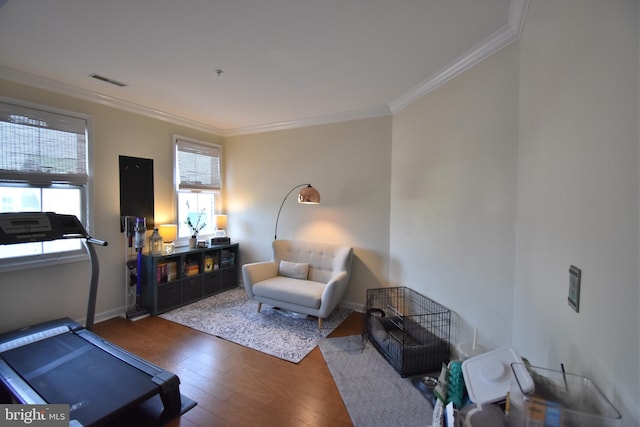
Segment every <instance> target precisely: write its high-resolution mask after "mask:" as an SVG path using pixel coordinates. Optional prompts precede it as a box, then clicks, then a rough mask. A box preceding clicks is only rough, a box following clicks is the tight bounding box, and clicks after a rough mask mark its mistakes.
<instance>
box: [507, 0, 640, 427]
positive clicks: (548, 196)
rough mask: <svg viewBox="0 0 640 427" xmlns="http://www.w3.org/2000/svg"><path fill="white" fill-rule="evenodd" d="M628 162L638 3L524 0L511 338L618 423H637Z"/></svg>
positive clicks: (633, 142) (633, 177)
mask: <svg viewBox="0 0 640 427" xmlns="http://www.w3.org/2000/svg"><path fill="white" fill-rule="evenodd" d="M638 164H639V163H638V3H637V2H636V1H628V0H616V1H607V2H602V1H599V0H591V1H585V0H563V1H552V0H548V1H540V0H536V1H531V2H529V11H528V14H527V19H526V22H525V27H524V32H523V35H522V38H521V40H520V131H519V152H518V220H517V239H516V242H517V243H516V270H515V290H514V305H513V313H514V314H513V319H514V326H513V343H514V345H515V346H516V347H517V348H518V349H519V350H520V351H521V353H523V354H524V355H526V356H527V357H528V358H529V359H530V360H531V362H532V363H533V364H536V365H539V366H544V367H550V368H555V369H558V368H559V367H560V363H564V365H565V367H566V369H567V370H568V371H570V372H576V373H579V374H582V375H587V376H589V377H591V378H593V379H594V380H595V382H596V384H598V385H599V386H600V387H601V388H602V389H603V391H604V393H605V394H606V395H607V396H608V397H609V398H610V399H611V400H613V401H614V404H615V406H616V407H618V408H619V409H620V410H622V411H623V412H624V414H623V415H624V418H625V425H637V424H638V422H640V413H639V412H638V411H639V409H638V402H639V401H640V394H639V387H640V353H639V351H638V346H639V343H638V333H637V328H638V322H639V317H638V312H639V305H638V297H639V296H638V291H639V288H640V285H639V283H640V282H639V277H638V232H639V230H638V224H639V222H638V201H639V199H638ZM571 264H573V265H576V266H577V267H579V268H581V269H582V287H581V298H580V312H579V313H576V312H574V311H573V310H572V309H571V308H570V307H569V306H568V305H567V294H568V288H569V273H568V270H569V266H570V265H571Z"/></svg>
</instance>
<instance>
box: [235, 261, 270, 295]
mask: <svg viewBox="0 0 640 427" xmlns="http://www.w3.org/2000/svg"><path fill="white" fill-rule="evenodd" d="M277 275H278V265H277V264H276V263H275V262H272V261H266V262H254V263H251V264H245V265H243V266H242V281H243V282H244V287H245V289H246V290H247V295H248V296H249V298H253V284H254V283H258V282H261V281H263V280H266V279H270V278H272V277H276V276H277Z"/></svg>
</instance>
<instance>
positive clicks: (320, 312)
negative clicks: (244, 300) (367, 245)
mask: <svg viewBox="0 0 640 427" xmlns="http://www.w3.org/2000/svg"><path fill="white" fill-rule="evenodd" d="M272 250H273V253H272V259H271V261H268V262H257V263H252V264H245V265H243V266H242V278H243V281H244V286H245V288H246V290H247V295H248V296H249V298H251V299H253V300H255V301H257V302H258V311H260V309H261V307H262V304H263V303H265V304H269V305H272V306H274V307H280V308H284V309H287V310H291V311H295V312H298V313H303V314H308V315H312V316H316V317H317V318H318V328H321V327H322V319H325V318H327V317H328V316H329V315H330V314H331V313H332V312H333V310H334V309H335V308H336V307H337V306H338V304H339V303H340V301H341V300H342V298H343V296H344V294H345V291H346V290H347V286H348V284H349V277H350V274H351V260H352V257H353V249H352V248H350V247H348V246H339V245H332V244H326V243H312V242H301V241H294V240H274V241H273V243H272Z"/></svg>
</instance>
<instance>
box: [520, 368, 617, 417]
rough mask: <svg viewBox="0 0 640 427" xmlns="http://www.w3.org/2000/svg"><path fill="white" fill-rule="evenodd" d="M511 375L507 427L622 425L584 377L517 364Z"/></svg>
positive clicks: (615, 414)
mask: <svg viewBox="0 0 640 427" xmlns="http://www.w3.org/2000/svg"><path fill="white" fill-rule="evenodd" d="M512 372H513V376H512V378H513V380H512V383H511V390H510V392H509V402H508V408H509V409H508V411H509V418H508V419H509V426H516V427H571V426H580V427H617V426H619V425H620V424H621V419H622V417H621V416H620V413H619V412H618V411H617V410H616V408H615V407H614V406H613V405H612V404H611V402H609V400H607V398H606V397H605V396H604V395H603V394H602V392H601V391H600V389H598V387H596V385H595V384H594V383H593V382H591V380H589V379H588V378H586V377H583V376H580V375H574V374H570V373H565V372H561V371H554V370H551V369H544V368H538V367H535V366H525V365H524V364H519V363H514V364H513V365H512ZM532 384H533V388H531V385H532Z"/></svg>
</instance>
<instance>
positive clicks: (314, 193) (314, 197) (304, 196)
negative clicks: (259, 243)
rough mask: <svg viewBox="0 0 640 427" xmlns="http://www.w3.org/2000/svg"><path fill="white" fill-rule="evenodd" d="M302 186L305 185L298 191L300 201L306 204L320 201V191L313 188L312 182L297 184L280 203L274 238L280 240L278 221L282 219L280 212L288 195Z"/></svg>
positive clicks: (314, 203)
mask: <svg viewBox="0 0 640 427" xmlns="http://www.w3.org/2000/svg"><path fill="white" fill-rule="evenodd" d="M300 187H304V188H303V189H302V190H300V192H299V193H298V203H302V204H305V205H317V204H319V203H320V193H319V192H318V190H316V189H315V188H313V187H312V186H311V184H300V185H296V186H295V187H293V188H292V189H291V190H289V192H288V193H287V195H286V196H284V199H282V203H281V204H280V209H278V216H277V217H276V228H275V232H274V233H273V239H274V240H278V221H279V220H280V212H282V207H283V206H284V202H285V201H286V200H287V197H289V194H291V193H293V191H294V190H297V189H298V188H300Z"/></svg>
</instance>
